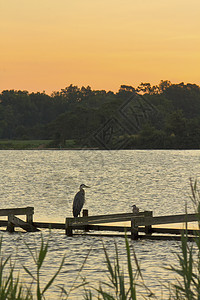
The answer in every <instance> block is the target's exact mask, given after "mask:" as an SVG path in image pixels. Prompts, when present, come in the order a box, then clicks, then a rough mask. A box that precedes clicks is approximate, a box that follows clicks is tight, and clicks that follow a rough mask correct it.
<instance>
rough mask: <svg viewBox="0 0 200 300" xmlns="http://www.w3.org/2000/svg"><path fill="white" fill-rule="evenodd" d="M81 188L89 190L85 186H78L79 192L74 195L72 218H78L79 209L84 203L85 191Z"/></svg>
mask: <svg viewBox="0 0 200 300" xmlns="http://www.w3.org/2000/svg"><path fill="white" fill-rule="evenodd" d="M83 188H89V186H87V185H85V184H81V185H80V191H79V192H78V193H77V194H76V195H75V197H74V202H73V216H74V217H78V216H80V213H81V209H82V208H83V205H84V203H85V191H84V189H83Z"/></svg>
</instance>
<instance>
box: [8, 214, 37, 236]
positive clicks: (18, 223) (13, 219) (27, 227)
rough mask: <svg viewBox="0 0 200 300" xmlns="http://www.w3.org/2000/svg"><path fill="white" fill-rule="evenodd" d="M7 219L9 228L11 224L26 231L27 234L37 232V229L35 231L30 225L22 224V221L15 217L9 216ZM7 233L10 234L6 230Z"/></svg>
mask: <svg viewBox="0 0 200 300" xmlns="http://www.w3.org/2000/svg"><path fill="white" fill-rule="evenodd" d="M8 218H9V219H8V224H9V226H11V225H10V224H12V226H17V227H21V228H22V229H24V230H26V231H27V232H36V231H39V229H37V228H36V227H35V226H33V225H32V224H29V223H27V222H24V221H23V220H21V219H19V218H17V217H15V216H14V215H10V216H9V217H8ZM8 231H9V232H11V231H10V230H8ZM13 231H14V230H13Z"/></svg>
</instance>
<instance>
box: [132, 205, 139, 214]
mask: <svg viewBox="0 0 200 300" xmlns="http://www.w3.org/2000/svg"><path fill="white" fill-rule="evenodd" d="M132 212H133V214H134V215H137V214H138V213H139V208H138V207H137V206H136V205H135V204H133V205H132Z"/></svg>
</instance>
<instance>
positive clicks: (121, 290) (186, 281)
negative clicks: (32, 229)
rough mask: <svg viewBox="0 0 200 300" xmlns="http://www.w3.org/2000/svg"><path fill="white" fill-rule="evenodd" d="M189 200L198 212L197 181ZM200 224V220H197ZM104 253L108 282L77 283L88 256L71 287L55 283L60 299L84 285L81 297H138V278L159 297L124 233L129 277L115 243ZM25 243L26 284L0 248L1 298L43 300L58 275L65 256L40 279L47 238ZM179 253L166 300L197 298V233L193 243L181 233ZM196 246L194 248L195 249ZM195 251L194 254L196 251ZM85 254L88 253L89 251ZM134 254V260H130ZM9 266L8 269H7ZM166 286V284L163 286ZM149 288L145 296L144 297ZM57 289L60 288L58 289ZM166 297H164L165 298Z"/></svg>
mask: <svg viewBox="0 0 200 300" xmlns="http://www.w3.org/2000/svg"><path fill="white" fill-rule="evenodd" d="M191 190H192V197H191V199H192V201H193V204H194V207H195V210H196V211H197V212H198V213H200V193H199V190H198V189H197V182H196V181H195V182H194V184H193V183H192V181H191ZM199 224H200V221H199ZM102 246H103V249H104V254H105V261H106V264H107V271H108V280H107V282H99V285H98V287H91V286H90V285H89V283H88V282H87V280H86V279H83V282H82V283H81V284H77V279H79V278H81V271H82V269H83V268H84V266H85V264H87V257H86V258H85V261H84V263H83V265H82V266H81V268H80V271H79V272H78V274H77V277H76V280H75V282H74V284H73V285H72V287H71V288H70V289H69V290H68V291H66V290H65V289H64V288H63V286H62V287H58V286H57V289H58V291H60V292H61V294H60V299H71V298H70V296H71V292H72V291H74V290H76V289H80V288H84V291H83V299H88V300H89V299H90V300H92V299H105V300H117V299H118V300H126V299H133V300H135V299H138V297H137V279H138V278H140V279H141V282H142V287H143V290H144V299H147V298H153V299H158V298H157V297H156V296H155V295H154V294H153V293H152V292H151V291H150V290H149V289H148V287H147V286H146V285H145V282H144V280H143V276H142V272H141V268H140V266H139V263H138V260H137V257H136V254H135V252H134V247H133V245H132V244H129V242H128V239H127V237H126V235H125V248H126V256H127V265H126V268H127V274H128V281H127V278H126V277H125V275H124V274H125V271H126V270H125V269H124V268H125V267H124V265H123V266H122V265H121V264H120V260H119V252H118V248H117V243H115V260H114V262H113V263H112V261H113V259H110V257H109V255H108V252H107V250H106V247H105V246H104V244H102ZM26 247H27V249H28V251H29V253H30V255H31V257H32V259H33V263H34V265H35V269H36V271H35V272H33V271H32V270H30V269H28V268H27V267H25V266H23V268H24V271H25V272H26V273H27V275H28V276H29V277H30V278H31V280H32V284H31V285H30V286H28V287H27V284H26V285H25V284H24V283H23V282H21V281H20V277H19V275H17V276H15V274H16V272H14V271H15V263H13V262H12V257H11V256H5V255H3V254H2V253H1V252H0V299H1V300H4V299H6V300H17V299H18V300H25V299H26V300H32V299H37V300H42V299H48V298H46V293H47V291H48V289H49V288H50V287H51V286H52V285H53V284H54V282H55V279H56V277H57V275H58V274H59V273H60V271H61V270H62V267H63V265H64V262H65V257H63V258H62V260H61V263H60V266H58V270H57V271H56V273H55V274H54V275H52V278H51V279H50V280H49V281H48V282H47V283H46V284H45V283H44V282H42V286H44V287H43V288H42V287H41V281H42V280H41V269H42V267H43V264H44V261H45V258H46V255H47V252H48V242H46V243H45V242H44V240H43V238H42V237H41V242H40V248H39V250H33V249H32V248H30V247H29V245H28V244H26ZM1 248H2V239H1V241H0V250H1ZM180 250H181V251H180V254H177V260H178V266H170V267H169V271H171V272H173V273H174V274H176V275H177V281H176V282H174V283H173V284H171V285H170V286H169V287H168V290H169V298H168V299H169V300H172V299H176V300H182V299H184V300H196V299H200V235H197V237H196V238H194V242H193V243H188V238H187V233H186V235H184V234H183V235H182V239H181V244H180ZM194 250H195V251H194ZM194 252H197V255H196V253H194ZM88 255H90V254H89V253H88ZM132 257H133V260H132ZM7 266H8V268H9V272H8V271H7V270H6V267H7ZM165 288H166V287H165ZM146 292H148V295H149V296H147V297H145V294H146ZM58 293H59V292H58ZM165 299H166V298H165Z"/></svg>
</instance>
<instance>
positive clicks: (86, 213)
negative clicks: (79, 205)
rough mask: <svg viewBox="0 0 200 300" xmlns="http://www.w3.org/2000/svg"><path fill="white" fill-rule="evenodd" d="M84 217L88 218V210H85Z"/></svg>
mask: <svg viewBox="0 0 200 300" xmlns="http://www.w3.org/2000/svg"><path fill="white" fill-rule="evenodd" d="M83 217H88V209H83Z"/></svg>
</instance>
